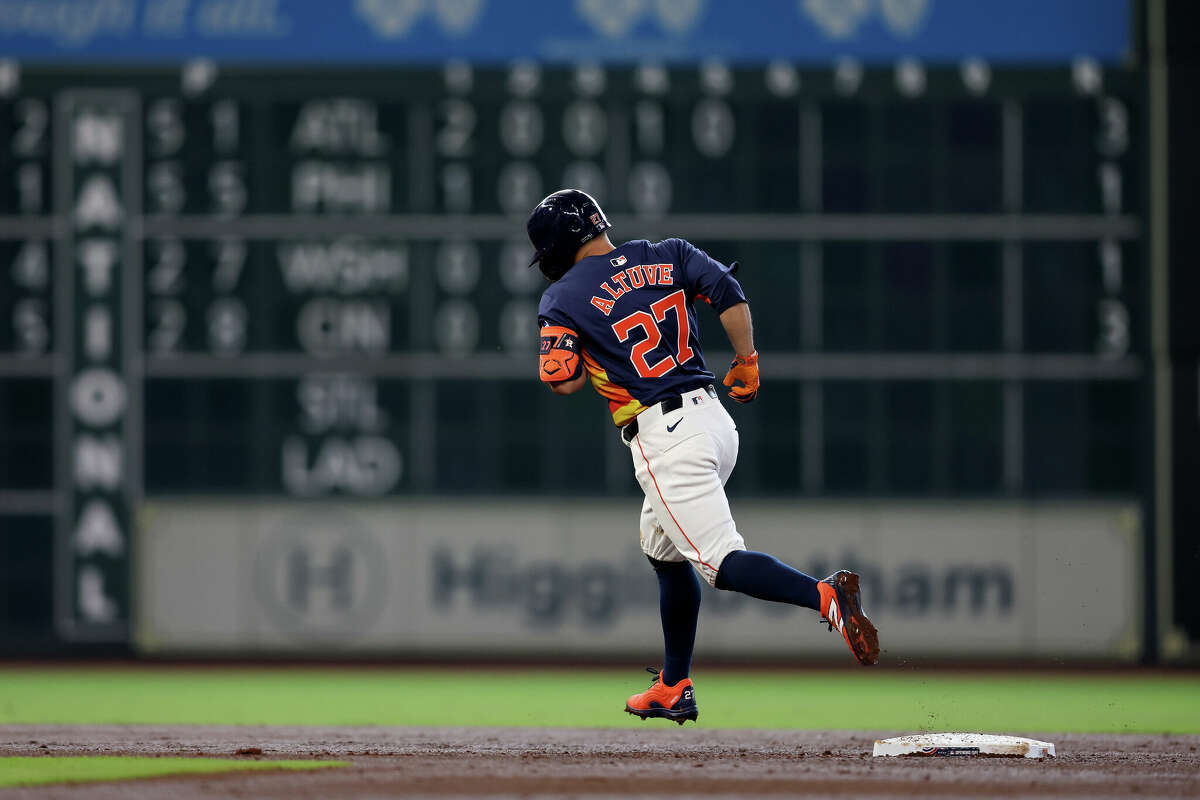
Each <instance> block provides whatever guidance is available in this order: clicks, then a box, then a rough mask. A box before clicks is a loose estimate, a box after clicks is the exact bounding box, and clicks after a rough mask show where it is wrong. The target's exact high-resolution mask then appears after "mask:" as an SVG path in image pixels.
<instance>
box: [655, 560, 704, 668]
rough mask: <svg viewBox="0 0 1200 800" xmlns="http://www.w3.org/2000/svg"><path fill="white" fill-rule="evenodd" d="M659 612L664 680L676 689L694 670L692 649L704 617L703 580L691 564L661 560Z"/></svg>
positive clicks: (657, 571) (658, 568)
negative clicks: (702, 600) (701, 608)
mask: <svg viewBox="0 0 1200 800" xmlns="http://www.w3.org/2000/svg"><path fill="white" fill-rule="evenodd" d="M650 563H651V564H652V565H653V566H654V574H655V575H657V576H658V613H659V615H660V616H661V617H662V629H663V644H664V649H665V651H666V653H665V655H664V657H663V668H662V680H663V683H665V684H667V685H668V686H674V685H675V684H677V683H679V682H680V681H681V680H683V679H684V678H686V677H687V676H688V673H689V672H691V669H692V650H693V649H694V648H695V646H696V619H697V617H699V616H700V580H699V578H697V577H696V570H694V569H692V565H691V564H690V563H688V562H687V561H657V560H655V559H653V558H651V559H650Z"/></svg>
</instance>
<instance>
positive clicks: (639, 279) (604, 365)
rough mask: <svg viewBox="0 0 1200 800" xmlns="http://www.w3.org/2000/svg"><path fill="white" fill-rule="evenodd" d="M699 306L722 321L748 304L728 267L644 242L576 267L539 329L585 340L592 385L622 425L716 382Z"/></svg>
mask: <svg viewBox="0 0 1200 800" xmlns="http://www.w3.org/2000/svg"><path fill="white" fill-rule="evenodd" d="M697 299H700V300H703V301H704V302H707V303H709V304H710V305H712V307H713V308H714V309H716V311H717V313H720V312H722V311H724V310H725V309H727V308H730V307H731V306H735V305H737V304H738V303H744V302H745V301H746V296H745V295H744V294H742V287H741V286H740V285H739V284H738V282H737V280H735V279H734V277H733V276H732V275H731V274H730V273H729V267H726V266H725V265H723V264H721V263H720V262H718V261H714V260H713V259H712V258H709V256H708V255H707V254H706V253H704V252H703V251H701V250H698V249H697V248H696V247H694V246H693V245H692V244H690V243H689V242H685V241H684V240H683V239H667V240H665V241H662V242H656V243H651V242H648V241H646V240H644V239H642V240H638V241H634V242H626V243H625V244H623V245H621V246H619V247H617V248H616V249H614V250H613V251H612V252H610V253H605V254H604V255H600V256H589V257H588V258H585V259H582V260H581V261H579V262H578V263H577V264H575V265H574V266H573V267H571V269H569V270H568V271H567V273H566V274H565V275H564V276H563V277H562V278H561V279H559V280H558V281H556V282H555V283H552V284H551V285H550V287H549V288H548V289H546V291H545V293H543V294H542V301H541V303H540V304H539V305H538V324H539V325H541V326H546V325H561V326H563V327H565V328H569V329H571V330H572V331H574V332H575V333H576V334H577V335H578V336H579V340H580V344H581V345H582V349H583V363H584V366H585V367H586V368H587V371H588V374H589V376H590V377H591V380H592V385H593V386H594V387H595V389H596V391H597V392H599V393H600V394H601V395H602V396H603V397H605V398H606V399H607V400H608V404H609V410H610V411H612V415H613V422H615V423H616V424H617V425H624V424H625V423H627V422H628V421H629V420H631V419H633V418H634V417H635V416H637V415H638V414H639V413H641V411H642V410H643V409H645V408H646V407H647V406H650V405H653V404H654V403H657V402H659V401H660V400H665V399H666V398H668V397H670V396H671V395H678V394H682V393H684V392H688V391H691V390H693V389H697V388H699V387H701V386H704V385H706V384H708V383H711V382H712V381H713V374H712V373H711V372H709V371H708V367H707V366H706V365H705V363H704V354H703V352H701V349H700V336H699V328H698V327H697V325H696V309H695V301H696V300H697Z"/></svg>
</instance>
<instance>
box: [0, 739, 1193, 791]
mask: <svg viewBox="0 0 1200 800" xmlns="http://www.w3.org/2000/svg"><path fill="white" fill-rule="evenodd" d="M896 733H898V732H897V731H877V732H861V733H846V732H833V733H828V732H825V733H823V732H816V731H753V730H747V731H738V730H717V731H714V730H706V729H703V728H691V727H689V728H684V729H678V728H676V726H674V725H671V726H670V728H667V727H666V726H665V725H654V724H653V723H649V722H648V723H646V724H645V726H639V728H638V729H636V730H624V729H594V728H593V729H548V728H344V727H325V728H322V727H193V726H187V727H157V726H119V727H118V726H112V727H100V726H97V727H78V726H48V725H16V726H4V727H0V755H45V756H48V757H49V756H55V755H101V754H114V755H116V754H121V755H126V754H127V755H171V756H195V757H213V756H220V757H226V758H228V757H230V756H233V755H234V754H235V753H237V751H239V750H243V751H245V750H247V749H250V752H253V749H255V748H257V749H261V750H262V754H261V755H257V754H255V755H251V756H245V757H246V758H248V759H252V760H253V759H269V758H314V759H337V760H344V761H350V762H351V766H349V767H345V768H341V769H330V770H320V771H318V772H316V773H306V774H303V775H296V774H236V775H226V776H213V777H204V778H165V779H155V780H150V781H141V782H126V783H119V784H118V783H111V784H93V785H90V786H77V787H64V786H56V787H44V788H29V789H8V790H0V798H3V799H4V800H7V799H8V798H45V797H56V798H57V797H63V798H70V797H84V796H86V797H88V798H97V797H99V798H104V797H112V798H118V797H120V798H134V799H135V800H137V798H149V797H162V796H163V795H164V791H165V785H169V786H170V789H169V794H170V796H171V798H172V800H190V799H191V798H209V797H214V796H229V795H236V796H254V797H263V798H285V799H286V800H299V799H300V798H309V797H312V798H317V797H350V796H353V797H363V796H366V797H376V796H394V795H403V794H421V795H432V796H457V797H485V796H497V795H509V796H514V795H521V796H537V797H561V796H575V797H579V796H601V795H603V796H629V795H660V796H671V797H692V796H694V797H703V798H705V800H712V798H714V797H721V796H729V797H734V796H742V797H746V796H752V795H759V794H762V795H801V796H803V795H823V796H829V795H841V796H846V797H850V796H855V797H862V796H872V797H907V796H913V795H920V796H956V797H1002V796H1004V797H1012V796H1018V795H1019V796H1025V797H1029V796H1034V797H1062V796H1068V797H1127V796H1129V795H1131V794H1138V795H1139V796H1143V797H1195V796H1197V795H1200V736H1180V735H1170V736H1148V735H1126V736H1114V735H1087V736H1085V735H1079V734H1061V733H1060V734H1054V741H1055V743H1056V744H1057V746H1058V758H1056V759H1054V760H1052V761H1051V760H1046V761H1031V760H1026V759H966V758H962V759H905V758H894V759H881V758H872V757H871V748H872V745H873V743H874V741H875V739H879V738H883V737H886V736H892V735H895V734H896ZM1022 733H1027V734H1028V735H1033V736H1036V735H1037V732H1036V731H1029V732H1025V731H1023V732H1022Z"/></svg>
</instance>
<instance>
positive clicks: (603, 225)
mask: <svg viewBox="0 0 1200 800" xmlns="http://www.w3.org/2000/svg"><path fill="white" fill-rule="evenodd" d="M611 227H612V224H611V223H610V222H609V221H608V218H607V217H605V216H604V211H603V210H602V209H601V208H600V204H599V203H597V202H596V200H595V198H594V197H592V196H591V195H590V194H588V193H587V192H584V191H581V190H579V189H563V190H561V191H558V192H555V193H554V194H552V195H549V196H548V197H546V199H544V200H542V202H540V203H538V204H537V205H536V206H534V209H533V211H532V212H530V214H529V222H527V223H526V224H525V230H526V232H527V233H528V234H529V241H530V242H532V243H533V249H534V250H536V251H537V252H535V253H534V254H533V260H532V261H530V262H529V266H531V267H532V266H533V265H534V264H537V265H538V269H540V270H541V271H542V274H543V275H545V276H546V277H547V278H549V279H550V280H552V281H556V280H558V279H559V278H561V277H562V276H563V275H564V274H566V271H567V270H569V269H570V268H571V267H572V266H573V265H574V263H575V253H576V252H578V251H579V248H580V247H582V246H583V245H584V244H586V243H587V242H589V241H591V240H592V239H594V238H595V237H596V236H598V235H599V234H601V233H603V232H604V231H606V230H608V229H609V228H611Z"/></svg>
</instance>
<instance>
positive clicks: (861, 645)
mask: <svg viewBox="0 0 1200 800" xmlns="http://www.w3.org/2000/svg"><path fill="white" fill-rule="evenodd" d="M831 577H832V578H833V580H832V581H830V583H831V584H832V585H833V587H834V590H835V591H836V593H837V597H838V606H839V607H840V608H841V609H842V616H843V629H844V633H843V638H845V640H846V644H847V645H849V646H850V652H851V653H853V654H854V658H855V659H856V660H857V661H858V663H860V664H862V665H863V666H864V667H869V666H872V665H873V664H875V663H876V662H878V661H879V631H878V630H877V629H876V627H875V626H874V625H873V624H872V623H871V620H869V619H867V615H866V612H864V611H863V608H862V601H861V599H860V597H859V591H858V581H859V578H858V575H857V574H855V573H853V572H848V571H847V570H840V571H838V572H837V573H835V574H834V575H833V576H831ZM826 580H827V581H828V580H829V579H828V578H827V579H826Z"/></svg>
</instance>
